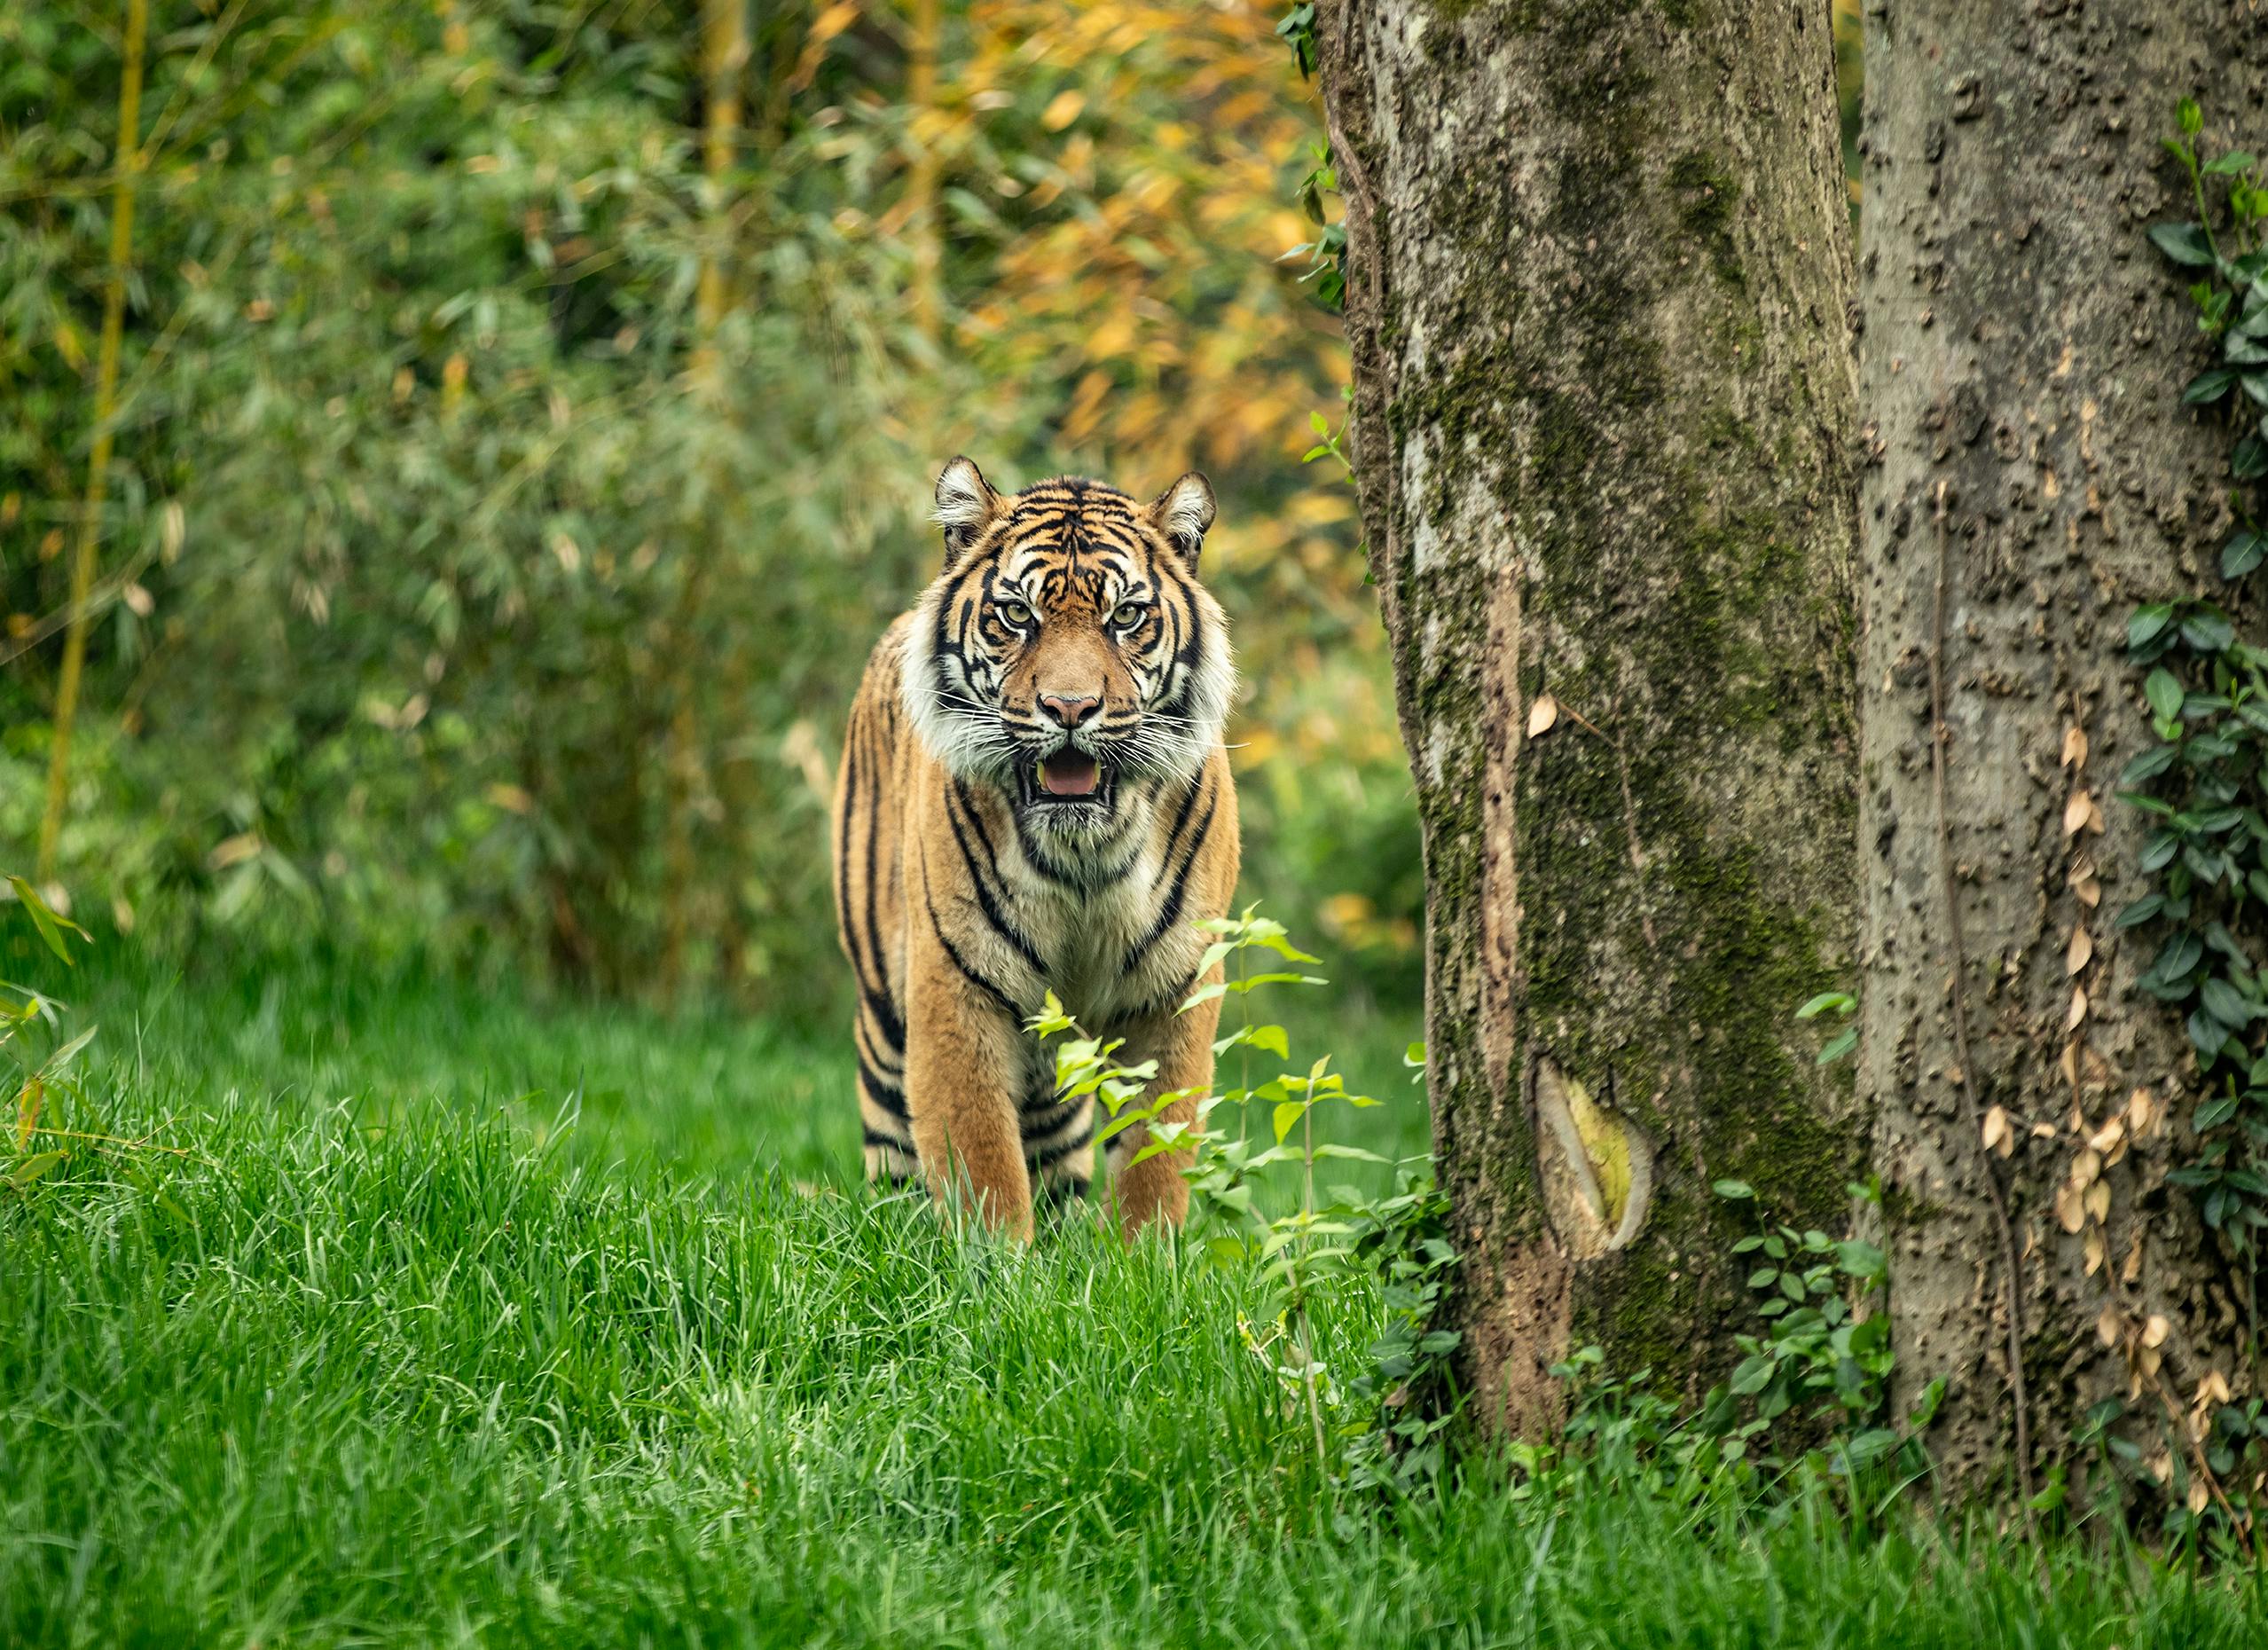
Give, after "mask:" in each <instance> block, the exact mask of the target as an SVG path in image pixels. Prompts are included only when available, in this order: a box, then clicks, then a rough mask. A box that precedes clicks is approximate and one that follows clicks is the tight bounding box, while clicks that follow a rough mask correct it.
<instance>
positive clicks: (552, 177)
mask: <svg viewBox="0 0 2268 1650" xmlns="http://www.w3.org/2000/svg"><path fill="white" fill-rule="evenodd" d="M695 10H696V9H695V8H689V7H675V8H655V7H652V6H649V5H643V4H633V3H632V0H597V3H596V4H573V5H564V4H545V3H543V0H481V3H479V4H467V3H463V0H459V3H454V4H448V3H444V4H437V5H433V6H417V7H404V6H398V5H392V4H382V3H381V0H321V4H315V5H311V6H300V5H283V4H274V3H273V0H158V3H157V4H154V5H153V13H152V16H151V19H150V27H149V35H148V49H147V58H148V87H147V90H146V91H145V95H144V98H143V104H142V114H141V117H140V119H139V121H138V122H137V128H138V133H139V142H140V145H141V160H142V165H141V168H140V171H139V177H138V189H137V196H138V200H137V207H138V210H137V217H136V219H135V225H134V231H133V235H132V238H131V245H130V256H129V263H128V266H127V267H128V271H129V279H128V282H127V304H126V312H125V327H124V339H123V350H122V367H121V373H120V395H119V405H118V408H117V411H116V413H115V415H114V418H113V420H112V424H113V427H114V430H115V437H116V446H117V456H116V459H115V460H114V463H113V465H112V467H111V469H110V473H109V475H108V478H107V487H106V505H105V507H104V509H103V511H102V514H101V516H100V519H99V522H98V526H99V538H98V549H99V574H98V578H97V579H96V582H95V584H94V586H93V592H92V598H91V601H90V612H91V620H90V624H91V633H90V649H89V660H90V663H89V674H88V678H87V688H86V691H85V698H84V711H83V713H82V717H81V719H80V723H79V728H78V735H77V740H76V743H75V748H74V750H73V754H72V759H71V768H70V774H69V781H70V788H69V793H68V800H69V811H68V814H67V821H66V828H65V829H64V831H63V833H62V836H61V838H60V842H59V849H60V852H59V857H58V860H57V863H56V867H55V874H54V882H55V884H57V885H58V886H57V892H59V893H60V894H61V895H62V896H63V897H65V898H66V899H67V900H74V901H75V910H76V914H77V915H79V916H80V917H81V918H82V920H85V921H89V922H91V923H98V924H104V925H115V926H118V927H128V926H134V927H137V928H138V929H139V930H140V931H141V932H142V933H143V935H144V936H145V939H146V938H155V939H161V940H162V941H163V942H166V943H172V944H181V943H186V942H188V941H191V940H192V939H209V938H210V937H211V936H213V935H214V934H216V932H227V933H232V934H240V935H245V936H248V937H250V938H252V939H256V940H258V941H261V942H263V943H266V942H274V941H290V940H295V939H300V938H302V937H303V936H305V935H307V934H309V933H319V934H321V935H323V936H325V937H326V938H330V939H337V940H340V941H342V942H347V943H352V944H355V945H358V946H363V947H380V948H381V949H391V950H395V951H403V950H411V949H415V950H418V951H421V952H426V953H430V954H434V955H440V956H444V957H450V958H459V959H461V958H479V959H482V960H484V961H486V962H489V963H490V964H491V965H492V966H497V967H501V968H507V969H520V968H537V969H539V970H548V971H551V972H553V973H556V974H560V975H563V976H566V977H570V978H580V979H585V980H589V981H591V982H593V983H596V984H599V985H600V986H606V987H609V988H615V989H638V990H653V991H660V992H666V991H670V990H673V989H676V988H678V987H679V986H722V987H726V988H730V989H734V990H737V991H739V992H740V993H741V994H743V995H745V996H748V997H750V998H754V999H757V1000H761V1001H764V1002H767V1003H769V1004H771V1005H773V1006H778V1007H790V1006H794V1005H796V1004H797V1003H800V1002H806V1001H808V1000H811V999H812V998H814V997H816V996H820V995H822V994H825V993H826V992H827V991H828V988H829V983H830V982H832V981H833V979H834V978H835V973H836V970H834V969H833V968H832V967H831V966H829V965H828V963H827V962H825V961H824V958H825V955H826V954H827V953H828V951H829V950H830V949H831V939H829V937H828V915H827V903H826V881H827V878H826V860H825V853H824V837H825V832H824V829H823V823H822V821H823V820H824V816H825V811H826V791H827V789H828V783H829V776H830V770H831V767H832V763H833V758H834V752H835V750H836V742H837V739H838V736H839V735H838V722H839V718H840V716H841V714H842V711H843V708H844V704H845V703H847V700H848V696H849V690H850V686H851V681H852V680H853V678H854V676H855V672H856V671H857V670H858V668H859V664H860V663H861V660H862V656H863V653H864V649H865V648H866V646H867V641H868V640H869V639H870V638H871V637H872V636H873V635H874V634H875V633H876V632H877V631H878V630H879V628H880V627H881V625H882V624H883V622H884V621H885V620H886V619H887V618H888V617H889V616H890V615H891V614H892V613H894V612H896V611H898V610H899V609H901V608H902V607H903V606H904V605H905V604H906V601H908V600H909V598H910V597H911V595H912V594H913V593H914V591H915V590H917V589H918V587H919V585H921V583H922V581H923V580H924V579H925V578H926V577H927V576H928V574H929V572H930V570H931V568H932V566H933V564H934V558H935V554H936V548H935V546H934V544H933V541H932V538H931V535H930V530H928V529H927V527H926V526H925V524H924V515H925V509H926V504H927V490H928V483H929V481H930V477H931V476H933V475H934V474H935V472H936V469H937V468H938V466H939V464H940V463H941V462H942V460H944V459H945V458H946V457H947V456H949V455H950V454H951V453H953V452H955V451H957V450H960V449H962V448H967V449H969V451H971V452H977V453H979V454H981V455H982V456H983V458H984V460H985V463H986V465H987V467H988V468H991V469H992V470H993V473H994V474H995V475H1005V476H1007V477H1008V478H1012V479H1017V480H1022V479H1030V478H1032V477H1035V476H1038V475H1043V474H1048V473H1052V472H1055V471H1057V470H1062V469H1074V468H1075V469H1083V470H1089V471H1095V472H1099V473H1102V474H1104V475H1110V476H1111V477H1113V478H1114V479H1118V480H1121V481H1123V482H1124V483H1126V484H1127V485H1129V486H1134V487H1146V486H1152V485H1160V484H1162V483H1164V482H1165V480H1167V479H1170V477H1171V476H1172V475H1173V474H1175V473H1177V472H1178V471H1179V470H1180V469H1181V468H1186V467H1187V466H1189V465H1190V464H1192V463H1194V464H1197V465H1201V466H1204V467H1206V468H1209V469H1210V470H1211V471H1212V474H1213V476H1214V479H1215V482H1216V483H1217V484H1218V485H1219V486H1220V491H1221V493H1222V498H1223V510H1222V518H1223V519H1222V526H1221V529H1220V531H1219V532H1218V533H1217V534H1216V535H1215V544H1216V546H1217V547H1216V548H1213V549H1212V550H1209V552H1208V554H1209V558H1210V562H1209V567H1210V572H1211V576H1212V578H1214V579H1215V581H1216V583H1217V584H1218V585H1220V587H1221V590H1222V593H1223V598H1224V601H1225V602H1226V604H1227V606H1228V609H1229V610H1230V612H1231V614H1232V616H1234V617H1235V618H1236V620H1237V622H1238V625H1239V632H1238V633H1239V640H1240V646H1241V651H1242V655H1243V659H1244V667H1245V670H1246V673H1247V678H1248V680H1249V681H1250V683H1251V684H1252V686H1251V690H1250V692H1249V694H1248V697H1247V701H1246V703H1245V704H1244V709H1243V712H1242V714H1241V716H1240V718H1239V721H1238V725H1237V732H1236V735H1234V736H1235V737H1236V738H1237V739H1238V740H1239V741H1240V742H1241V748H1240V750H1238V752H1237V758H1238V762H1239V765H1240V767H1241V769H1242V771H1243V774H1244V789H1245V795H1246V798H1247V801H1246V813H1247V817H1248V819H1249V820H1250V821H1251V827H1252V831H1251V834H1252V837H1253V840H1254V850H1253V856H1252V857H1253V866H1254V868H1253V874H1252V878H1251V881H1250V885H1252V886H1253V887H1256V888H1258V889H1259V890H1260V891H1262V892H1267V891H1269V890H1270V889H1271V888H1281V887H1284V886H1287V885H1291V884H1296V885H1298V886H1299V888H1300V890H1301V891H1302V898H1301V903H1302V905H1303V907H1306V908H1318V907H1319V908H1320V909H1321V912H1322V917H1323V920H1324V922H1325V923H1326V924H1327V925H1328V926H1329V927H1330V930H1331V931H1332V932H1333V934H1334V937H1335V938H1337V939H1339V940H1340V941H1342V942H1345V943H1354V944H1358V945H1362V946H1367V947H1371V954H1372V958H1373V960H1374V961H1376V962H1377V963H1378V964H1379V966H1378V967H1377V968H1372V969H1369V970H1366V972H1367V973H1368V974H1369V975H1370V977H1371V978H1374V979H1377V980H1379V981H1381V982H1382V983H1384V984H1385V985H1387V986H1395V985H1400V986H1408V985H1409V984H1410V983H1412V982H1411V979H1410V976H1409V962H1407V961H1406V959H1407V958H1408V957H1409V955H1410V940H1411V938H1412V936H1411V933H1410V929H1409V913H1410V912H1411V911H1412V910H1413V909H1414V908H1415V903H1416V899H1417V863H1416V848H1415V845H1414V840H1413V838H1412V833H1411V832H1410V831H1409V827H1408V819H1407V804H1406V800H1405V795H1404V793H1405V790H1406V780H1405V779H1404V777H1403V774H1402V769H1401V756H1400V751H1399V749H1398V745H1397V743H1396V741H1395V737H1394V734H1393V717H1392V711H1391V705H1390V703H1389V702H1388V695H1387V693H1386V688H1385V673H1384V670H1383V665H1382V662H1381V660H1380V658H1379V650H1378V646H1377V625H1376V621H1375V618H1374V617H1373V616H1372V613H1371V609H1370V606H1369V600H1368V595H1367V593H1366V592H1364V591H1363V590H1362V587H1361V583H1360V568H1359V564H1358V562H1357V561H1356V560H1355V558H1354V556H1353V554H1352V548H1353V538H1354V534H1353V531H1352V528H1351V523H1350V520H1349V518H1350V517H1351V514H1352V505H1351V498H1350V497H1349V496H1348V495H1346V492H1345V491H1344V490H1341V489H1334V488H1329V487H1317V486H1314V484H1313V480H1314V478H1313V476H1312V475H1302V474H1301V472H1300V471H1299V467H1298V465H1297V463H1296V459H1297V455H1298V453H1299V451H1300V450H1301V448H1302V447H1303V446H1304V445H1305V444H1306V443H1307V420H1308V415H1309V413H1310V412H1311V411H1312V410H1314V408H1316V407H1318V406H1325V407H1328V406H1331V405H1336V402H1337V392H1336V388H1335V382H1334V375H1335V374H1336V373H1338V370H1339V368H1338V350H1339V345H1338V339H1337V332H1336V328H1335V326H1334V324H1333V323H1332V321H1331V319H1330V317H1329V316H1328V315H1327V314H1325V313H1324V312H1323V311H1322V310H1321V309H1320V308H1319V307H1318V306H1317V305H1316V304H1315V303H1314V302H1313V300H1312V297H1311V295H1309V293H1308V292H1307V291H1306V290H1305V289H1303V287H1301V285H1300V284H1299V270H1298V268H1297V266H1296V264H1279V263H1278V262H1277V259H1278V257H1279V255H1281V254H1282V253H1283V251H1284V250H1285V249H1287V248H1290V247H1291V246H1292V245H1294V244H1295V243H1297V242H1299V241H1300V240H1303V239H1304V238H1305V237H1306V235H1307V228H1306V227H1305V224H1304V220H1303V219H1302V217H1301V216H1300V214H1299V208H1298V206H1297V204H1296V201H1295V199H1294V194H1295V190H1296V185H1297V179H1298V177H1299V175H1300V170H1301V168H1302V165H1303V161H1305V160H1306V148H1305V144H1306V140H1307V135H1308V133H1309V132H1310V130H1311V129H1312V122H1311V119H1310V116H1309V114H1308V113H1307V111H1306V110H1305V109H1304V108H1303V107H1302V106H1301V105H1300V101H1299V99H1300V97H1301V95H1302V94H1301V92H1300V90H1299V87H1298V86H1297V84H1296V83H1294V82H1293V81H1292V80H1291V77H1289V76H1287V75H1285V74H1284V73H1283V67H1282V59H1281V57H1280V55H1279V54H1280V51H1281V48H1280V46H1279V45H1278V44H1277V43H1276V42H1275V40H1274V38H1273V36H1272V33H1271V30H1272V27H1273V22H1274V19H1273V17H1272V16H1270V15H1269V14H1267V12H1265V11H1263V10H1262V9H1260V8H1259V7H1256V6H1253V5H1250V4H1218V5H1212V6H1207V7H1205V8H1201V9H1199V10H1197V12H1189V13H1184V12H1182V11H1181V9H1178V8H1165V7H1162V6H1154V5H1142V4H1104V5H1089V6H1081V7H1077V8H1071V9H1065V8H1060V7H1051V6H1043V5H1039V4H1029V3H1028V0H970V4H968V5H966V6H965V7H964V6H946V7H944V8H943V9H942V13H940V10H939V8H938V7H935V6H926V7H925V6H918V5H917V6H913V7H910V8H908V9H906V11H904V12H899V11H896V10H893V9H891V7H889V6H885V5H880V4H872V5H867V6H863V7H861V6H858V5H852V4H817V5H804V4H770V3H765V4H756V5H755V6H753V8H752V9H751V11H750V12H749V14H748V19H747V34H746V39H745V42H744V43H743V44H744V48H745V50H744V52H738V53H728V54H727V55H728V56H731V57H734V59H735V61H734V62H731V63H726V64H724V66H723V67H722V69H721V75H722V78H718V77H717V75H718V72H719V66H718V64H717V63H713V62H710V63H704V60H703V59H702V38H701V31H700V28H699V27H698V26H697V24H698V20H697V19H696V18H695V16H694V15H693V13H694V12H695ZM121 59H122V41H121V38H120V35H119V22H118V19H117V18H116V17H115V16H114V15H113V14H111V13H110V12H108V11H107V10H106V9H104V8H85V7H12V8H9V9H8V11H7V13H6V15H5V16H4V17H0V395H4V396H5V397H7V399H8V401H9V403H10V405H12V406H13V407H16V408H20V409H21V410H22V411H23V413H24V414H25V415H24V416H22V417H20V418H16V419H12V420H8V421H7V423H6V425H5V426H4V427H0V620H4V623H5V625H6V629H7V636H6V638H5V639H4V640H0V654H4V655H5V656H6V657H7V658H8V660H9V662H10V668H9V669H8V671H7V672H6V674H5V676H4V678H0V726H4V728H5V744H4V748H0V849H4V857H5V860H6V862H8V863H9V864H11V865H12V866H25V867H28V865H29V864H30V862H31V860H32V857H33V844H34V841H35V837H36V834H37V825H38V821H39V815H40V811H41V802H42V794H41V793H42V788H43V783H44V776H45V770H46V766H47V758H48V754H49V750H50V740H51V714H52V710H53V704H54V691H55V676H56V661H57V657H58V655H59V642H58V640H57V635H58V633H59V630H60V629H61V628H62V626H63V624H64V622H65V620H66V619H67V617H68V615H67V611H66V609H67V564H68V562H69V561H70V560H71V557H70V556H69V555H67V554H66V549H67V543H68V541H69V539H70V538H71V536H72V534H73V532H74V531H75V526H76V523H77V521H78V519H79V516H80V514H81V508H80V503H79V500H80V497H81V494H82V490H83V488H84V486H85V483H86V469H87V452H88V449H89V445H90V437H91V435H92V430H91V428H90V426H91V421H92V419H93V411H92V409H93V405H94V397H93V396H92V394H91V393H90V386H91V384H92V381H93V377H94V368H93V363H92V357H93V354H94V344H93V342H92V340H93V338H94V335H95V334H96V333H97V332H98V328H99V318H100V314H101V310H102V300H103V291H102V288H103V285H104V276H105V270H106V261H107V257H106V254H107V244H108V240H109V233H110V226H111V222H112V218H111V203H112V193H111V185H112V184H113V182H114V166H115V164H116V155H117V153H118V138H117V130H118V129H117V111H116V98H117V92H118V86H119V81H120V75H121V68H120V64H121ZM712 86H722V87H726V88H729V89H731V90H736V91H737V92H738V94H739V107H738V109H737V111H736V112H735V113H734V118H733V120H732V121H731V122H729V123H726V124H725V125H723V126H722V127H721V128H720V130H721V138H722V147H721V148H720V149H719V150H718V155H717V163H716V164H715V165H714V166H713V168H712V166H711V164H710V161H708V160H707V159H706V158H705V156H704V147H703V137H704V130H706V129H708V128H710V126H712V125H715V124H717V122H711V120H710V115H711V114H712V110H711V108H710V96H709V93H710V88H711V87H712ZM723 107H724V106H722V105H719V106H718V108H719V111H721V110H722V109H723ZM704 294H706V295H707V297H706V298H704Z"/></svg>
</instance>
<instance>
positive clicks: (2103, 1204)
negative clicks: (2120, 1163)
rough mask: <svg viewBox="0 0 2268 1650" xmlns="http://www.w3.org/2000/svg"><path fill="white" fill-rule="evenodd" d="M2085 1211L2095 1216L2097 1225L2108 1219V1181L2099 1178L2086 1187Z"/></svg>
mask: <svg viewBox="0 0 2268 1650" xmlns="http://www.w3.org/2000/svg"><path fill="white" fill-rule="evenodd" d="M2086 1203H2087V1213H2088V1214H2091V1215H2093V1216H2094V1217H2095V1223H2096V1224H2097V1225H2098V1226H2100V1225H2103V1224H2105V1223H2107V1222H2108V1221H2109V1220H2110V1182H2108V1181H2107V1180H2099V1181H2097V1182H2095V1183H2094V1184H2093V1185H2091V1186H2090V1187H2088V1188H2087V1197H2086Z"/></svg>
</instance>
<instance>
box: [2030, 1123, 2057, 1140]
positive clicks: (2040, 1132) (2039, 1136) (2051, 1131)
mask: <svg viewBox="0 0 2268 1650" xmlns="http://www.w3.org/2000/svg"><path fill="white" fill-rule="evenodd" d="M2032 1138H2033V1139H2034V1140H2052V1139H2054V1138H2055V1125H2054V1124H2052V1123H2035V1124H2033V1125H2032Z"/></svg>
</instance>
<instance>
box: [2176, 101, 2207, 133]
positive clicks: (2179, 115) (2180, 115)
mask: <svg viewBox="0 0 2268 1650" xmlns="http://www.w3.org/2000/svg"><path fill="white" fill-rule="evenodd" d="M2173 116H2174V119H2175V120H2176V121H2177V122H2179V123H2180V126H2181V132H2182V136H2183V137H2185V138H2194V137H2195V136H2197V134H2198V133H2200V132H2201V131H2203V130H2205V111H2204V110H2203V109H2201V108H2200V107H2198V106H2197V99H2196V98H2183V99H2182V100H2181V101H2180V102H2178V103H2177V104H2175V105H2174V106H2173Z"/></svg>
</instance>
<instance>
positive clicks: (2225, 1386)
mask: <svg viewBox="0 0 2268 1650" xmlns="http://www.w3.org/2000/svg"><path fill="white" fill-rule="evenodd" d="M2232 1396H2233V1395H2232V1394H2231V1392H2230V1390H2229V1378H2228V1377H2227V1376H2225V1375H2224V1374H2222V1373H2221V1371H2218V1370H2208V1371H2205V1379H2203V1380H2201V1381H2199V1382H2198V1383H2197V1395H2196V1397H2194V1398H2193V1399H2191V1400H2190V1402H2193V1403H2194V1404H2196V1405H2197V1406H2198V1407H2199V1408H2203V1407H2204V1406H2205V1405H2207V1404H2209V1403H2227V1402H2230V1401H2231V1399H2232Z"/></svg>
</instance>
